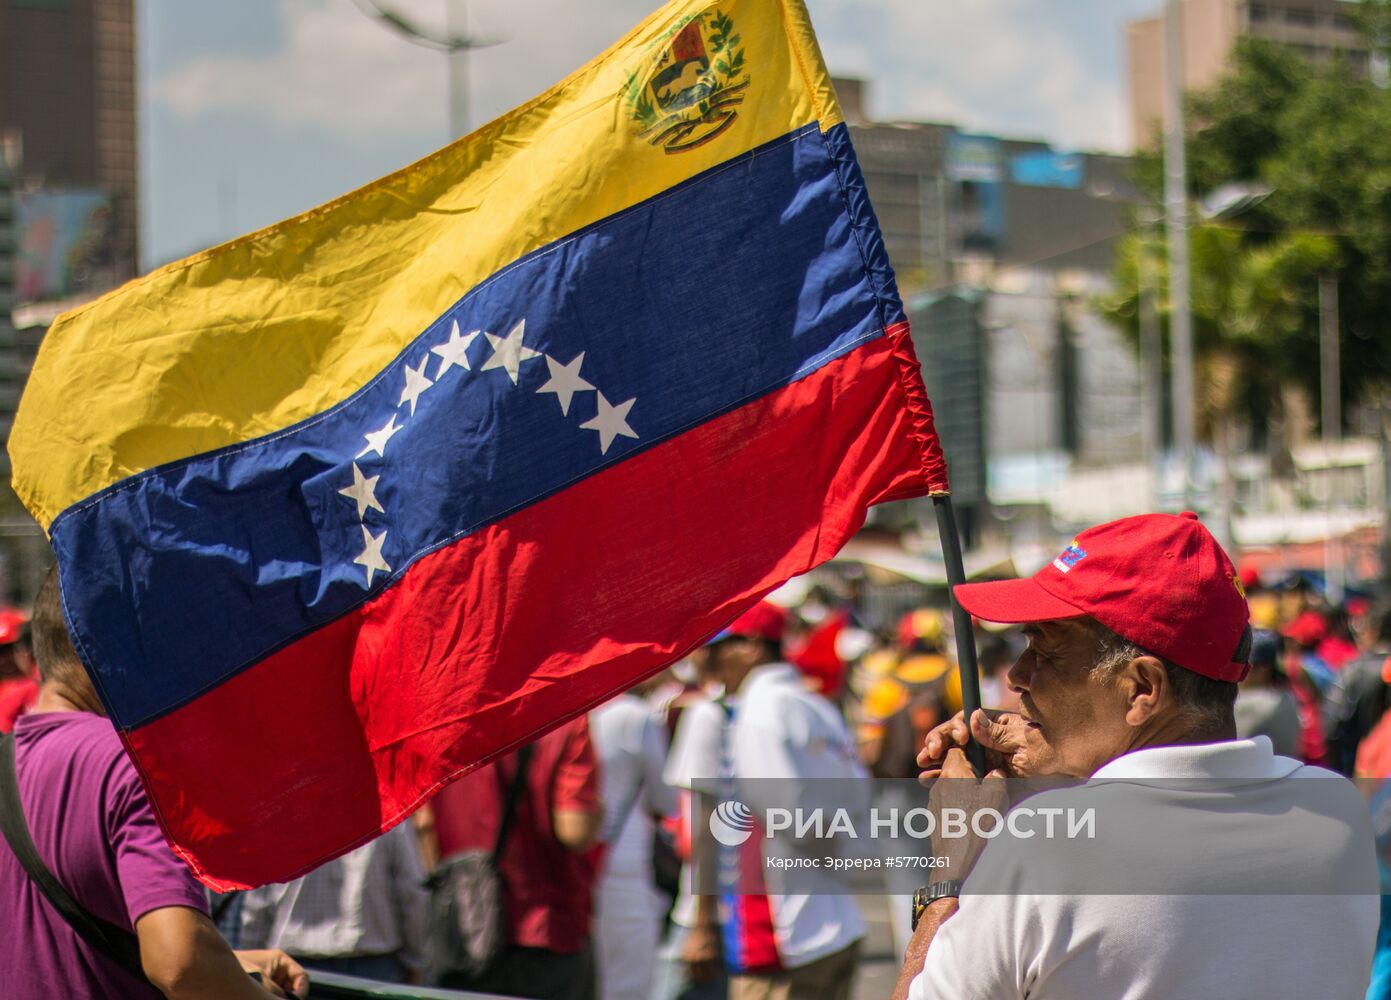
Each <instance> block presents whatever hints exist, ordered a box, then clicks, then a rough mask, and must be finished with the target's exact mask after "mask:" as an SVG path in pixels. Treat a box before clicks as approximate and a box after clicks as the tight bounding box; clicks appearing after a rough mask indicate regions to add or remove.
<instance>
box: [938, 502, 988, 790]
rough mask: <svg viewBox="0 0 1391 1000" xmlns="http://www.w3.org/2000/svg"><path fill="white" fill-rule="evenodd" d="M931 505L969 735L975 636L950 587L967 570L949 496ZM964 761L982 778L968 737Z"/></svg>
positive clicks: (976, 681)
mask: <svg viewBox="0 0 1391 1000" xmlns="http://www.w3.org/2000/svg"><path fill="white" fill-rule="evenodd" d="M932 506H933V509H934V510H935V511H936V513H937V537H938V538H940V539H941V541H942V561H943V562H944V563H946V568H947V593H948V594H950V596H951V615H952V622H953V624H954V625H955V626H956V628H955V632H956V663H957V670H958V671H959V672H960V674H961V710H962V712H964V713H965V715H966V726H967V733H968V734H969V732H970V723H971V715H972V713H974V712H975V710H976V709H978V708H980V707H981V703H980V670H979V669H978V668H977V666H976V637H975V631H974V629H972V628H971V616H970V615H969V614H967V613H966V609H965V608H963V607H962V606H961V605H960V604H958V603H957V601H956V594H955V592H954V591H953V588H954V587H955V586H956V585H957V584H958V583H965V582H966V567H965V566H964V565H963V564H962V562H961V537H960V536H959V535H958V534H957V533H956V512H955V510H953V509H952V505H951V496H950V495H948V494H939V495H934V496H933V497H932ZM968 740H969V742H968V743H967V744H966V758H967V759H968V760H970V762H971V766H972V767H974V768H975V769H976V774H977V775H978V776H981V777H984V776H985V748H984V747H982V746H981V745H980V744H979V743H977V742H976V740H975V737H974V736H969V735H968Z"/></svg>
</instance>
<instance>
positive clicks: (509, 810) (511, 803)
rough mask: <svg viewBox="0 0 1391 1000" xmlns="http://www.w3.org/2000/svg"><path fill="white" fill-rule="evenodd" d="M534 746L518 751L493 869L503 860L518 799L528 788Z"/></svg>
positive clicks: (500, 827)
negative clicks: (528, 775) (528, 774)
mask: <svg viewBox="0 0 1391 1000" xmlns="http://www.w3.org/2000/svg"><path fill="white" fill-rule="evenodd" d="M531 749H532V744H530V743H528V744H526V745H525V746H523V747H522V748H521V749H520V750H518V751H517V773H516V774H514V775H512V783H511V784H509V785H508V786H507V796H506V798H504V799H503V801H502V823H500V824H499V825H498V828H497V843H495V844H493V867H494V868H496V867H497V864H498V862H499V861H501V860H502V849H503V847H505V846H506V845H507V835H508V834H509V833H511V832H512V823H513V821H514V820H515V819H516V818H517V799H518V798H519V797H520V796H521V794H522V789H523V788H525V787H526V772H527V766H528V765H529V764H530V763H531Z"/></svg>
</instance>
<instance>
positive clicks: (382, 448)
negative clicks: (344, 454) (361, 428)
mask: <svg viewBox="0 0 1391 1000" xmlns="http://www.w3.org/2000/svg"><path fill="white" fill-rule="evenodd" d="M400 429H401V428H399V427H397V426H396V414H394V413H393V414H392V415H391V419H390V420H388V421H387V422H386V423H385V424H383V425H382V426H381V427H380V428H379V429H378V430H375V431H372V433H370V434H364V435H363V437H365V438H366V439H367V447H365V448H363V449H362V450H361V451H360V452H358V453H357V454H356V455H354V456H353V457H354V458H361V457H362V456H363V455H370V454H372V453H373V452H375V453H376V454H378V455H380V456H381V457H382V458H386V443H387V442H388V441H390V440H391V436H392V435H393V434H395V433H396V432H397V431H399V430H400Z"/></svg>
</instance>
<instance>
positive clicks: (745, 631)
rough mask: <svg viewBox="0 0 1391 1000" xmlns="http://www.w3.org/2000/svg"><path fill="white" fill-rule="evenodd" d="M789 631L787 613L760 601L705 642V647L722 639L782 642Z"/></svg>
mask: <svg viewBox="0 0 1391 1000" xmlns="http://www.w3.org/2000/svg"><path fill="white" fill-rule="evenodd" d="M786 629H787V612H786V611H784V610H783V609H782V608H780V607H778V606H777V605H776V604H773V603H772V602H770V601H759V602H758V603H757V604H755V605H754V606H753V607H751V608H749V610H747V611H745V612H744V613H743V614H742V615H740V616H739V617H738V618H736V619H734V621H732V622H730V623H729V625H728V626H726V627H725V628H722V629H721V630H720V631H718V632H716V633H715V634H714V635H712V636H711V637H710V638H708V639H706V640H705V645H707V646H708V645H710V644H711V643H712V642H719V641H720V640H721V639H734V638H739V639H763V640H764V641H766V642H782V635H783V632H784V631H786Z"/></svg>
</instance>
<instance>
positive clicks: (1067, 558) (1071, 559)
mask: <svg viewBox="0 0 1391 1000" xmlns="http://www.w3.org/2000/svg"><path fill="white" fill-rule="evenodd" d="M1085 558H1087V553H1086V551H1085V550H1083V549H1080V548H1078V547H1077V539H1075V538H1074V539H1073V540H1072V544H1071V545H1069V546H1068V547H1067V548H1065V549H1063V552H1062V555H1060V556H1058V558H1056V559H1054V560H1053V568H1054V569H1056V570H1057V571H1058V572H1059V573H1067V572H1069V571H1070V570H1071V569H1072V567H1074V566H1076V565H1077V564H1078V563H1079V562H1081V561H1082V560H1083V559H1085Z"/></svg>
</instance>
